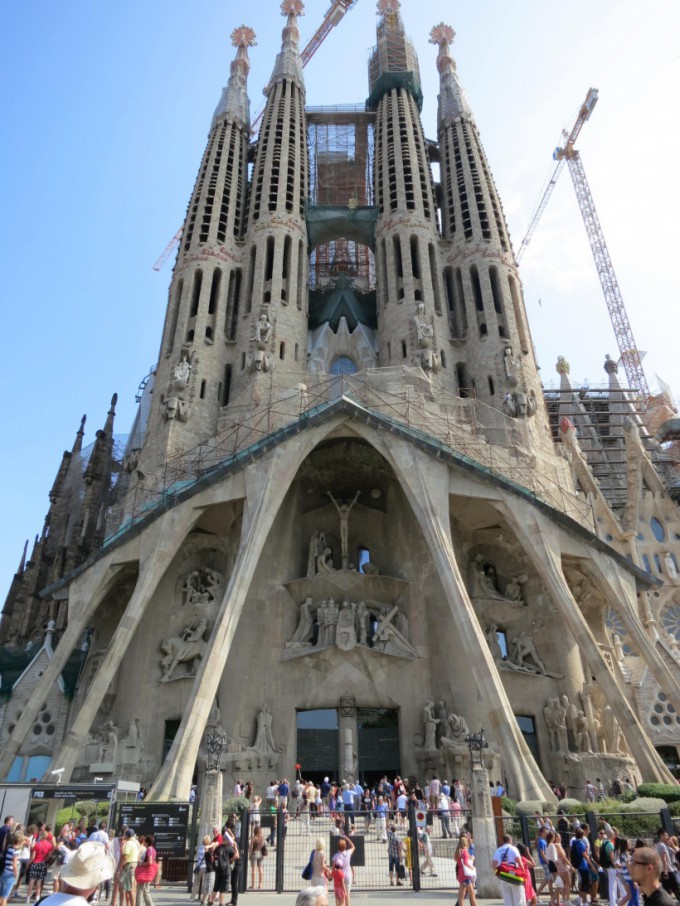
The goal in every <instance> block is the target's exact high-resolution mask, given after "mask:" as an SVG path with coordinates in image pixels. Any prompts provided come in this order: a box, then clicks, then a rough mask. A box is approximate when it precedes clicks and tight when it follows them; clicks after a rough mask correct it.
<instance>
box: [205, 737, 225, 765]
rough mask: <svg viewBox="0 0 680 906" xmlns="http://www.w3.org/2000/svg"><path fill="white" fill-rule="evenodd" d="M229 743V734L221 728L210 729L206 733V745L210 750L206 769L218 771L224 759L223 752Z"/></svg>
mask: <svg viewBox="0 0 680 906" xmlns="http://www.w3.org/2000/svg"><path fill="white" fill-rule="evenodd" d="M226 745H227V734H226V733H223V732H221V731H220V730H209V731H208V733H207V734H206V739H205V747H206V749H207V750H208V758H207V759H206V766H205V769H206V771H218V770H219V768H220V761H221V759H222V752H224V749H225V748H226Z"/></svg>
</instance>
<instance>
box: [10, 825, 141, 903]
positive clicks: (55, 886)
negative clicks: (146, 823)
mask: <svg viewBox="0 0 680 906" xmlns="http://www.w3.org/2000/svg"><path fill="white" fill-rule="evenodd" d="M91 844H92V845H94V847H95V849H92V846H91ZM84 847H85V849H83V848H84ZM100 850H101V852H100ZM83 853H84V855H83ZM102 854H103V856H102ZM86 856H87V858H88V859H91V860H94V862H97V860H98V859H99V861H100V862H101V865H100V868H101V866H102V865H104V864H105V862H104V860H105V859H106V860H109V861H110V864H111V872H110V873H109V874H108V876H107V877H102V879H101V881H100V882H99V883H98V884H97V885H96V889H95V890H93V891H92V893H91V899H92V901H93V902H94V901H96V900H98V899H99V898H100V896H101V897H102V898H104V897H105V898H107V899H109V900H110V902H111V904H112V906H153V899H152V897H151V892H150V887H151V886H152V884H153V883H157V882H158V877H157V876H158V862H157V854H156V848H155V838H154V835H153V834H147V835H146V836H140V837H137V835H136V834H135V831H134V830H133V829H132V828H128V827H123V828H121V830H120V832H119V833H118V834H115V833H114V832H113V831H109V829H108V825H107V822H106V821H100V822H99V824H98V825H97V824H96V823H95V822H94V821H92V822H90V823H89V824H88V822H87V820H86V819H84V818H83V819H81V820H80V821H79V822H75V821H68V822H66V823H65V824H64V825H62V826H61V827H60V828H59V830H58V832H57V833H56V834H55V833H54V832H53V829H52V828H51V827H50V826H49V825H47V824H29V825H28V826H27V827H24V826H23V825H21V824H15V822H14V818H13V816H11V815H8V816H7V817H6V818H5V821H4V824H3V825H2V827H0V859H2V872H1V874H0V906H7V903H8V902H9V901H10V900H21V899H25V903H26V904H27V906H28V904H30V903H32V902H37V901H38V900H40V899H41V897H43V895H44V894H45V893H46V892H47V890H48V889H49V887H51V888H52V891H51V892H53V893H59V892H61V891H62V890H63V889H64V886H65V884H66V883H67V881H66V879H68V878H72V876H73V872H72V871H71V870H70V869H69V866H70V865H71V863H72V862H73V863H74V864H75V866H76V867H78V866H80V868H79V870H81V871H82V870H83V869H82V865H81V863H82V861H83V859H84V858H85V857H86ZM100 856H101V858H100ZM97 864H99V862H98V863H97ZM97 870H99V869H97ZM22 885H25V890H22Z"/></svg>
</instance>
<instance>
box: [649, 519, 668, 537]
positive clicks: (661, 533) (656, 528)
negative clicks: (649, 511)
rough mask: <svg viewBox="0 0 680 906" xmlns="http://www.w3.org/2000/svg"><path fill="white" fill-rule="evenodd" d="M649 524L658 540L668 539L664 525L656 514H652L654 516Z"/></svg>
mask: <svg viewBox="0 0 680 906" xmlns="http://www.w3.org/2000/svg"><path fill="white" fill-rule="evenodd" d="M649 525H650V528H651V529H652V534H653V535H654V537H655V538H656V540H657V541H665V540H666V530H665V529H664V527H663V525H661V523H660V522H659V520H658V519H657V518H656V516H652V518H651V519H650V520H649Z"/></svg>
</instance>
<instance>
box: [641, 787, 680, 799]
mask: <svg viewBox="0 0 680 906" xmlns="http://www.w3.org/2000/svg"><path fill="white" fill-rule="evenodd" d="M637 795H638V797H643V798H647V797H651V798H654V799H663V801H664V802H680V786H676V785H674V784H671V783H641V784H640V786H639V787H638V788H637Z"/></svg>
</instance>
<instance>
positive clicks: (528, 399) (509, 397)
mask: <svg viewBox="0 0 680 906" xmlns="http://www.w3.org/2000/svg"><path fill="white" fill-rule="evenodd" d="M537 408H538V403H537V401H536V394H535V393H534V391H533V390H532V391H531V393H530V394H529V395H527V394H526V393H525V391H524V390H521V389H520V390H515V392H514V393H506V394H505V398H504V399H503V404H502V409H503V412H505V414H506V415H509V416H510V418H521V419H524V418H530V417H531V416H532V415H535V414H536V410H537Z"/></svg>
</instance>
